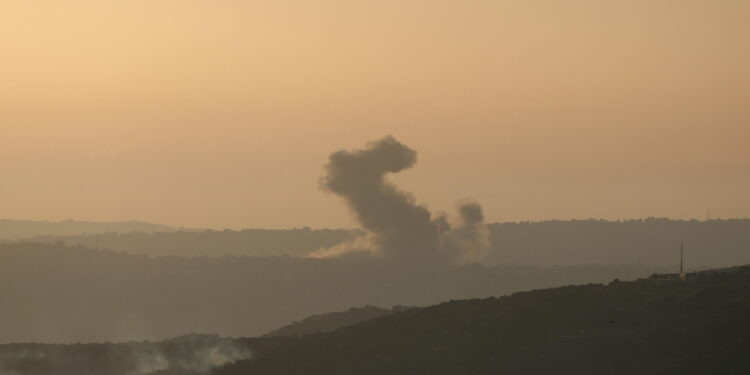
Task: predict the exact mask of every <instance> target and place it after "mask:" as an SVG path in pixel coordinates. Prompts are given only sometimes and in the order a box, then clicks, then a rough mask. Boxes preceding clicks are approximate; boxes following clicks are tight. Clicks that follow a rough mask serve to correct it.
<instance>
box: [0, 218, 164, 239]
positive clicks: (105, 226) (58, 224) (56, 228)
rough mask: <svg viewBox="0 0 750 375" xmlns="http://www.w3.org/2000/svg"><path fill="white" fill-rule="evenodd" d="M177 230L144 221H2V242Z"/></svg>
mask: <svg viewBox="0 0 750 375" xmlns="http://www.w3.org/2000/svg"><path fill="white" fill-rule="evenodd" d="M177 230H178V229H177V228H173V227H170V226H168V225H161V224H151V223H146V222H142V221H123V222H109V223H106V222H93V221H78V220H72V219H68V220H61V221H32V220H9V219H0V240H17V239H22V238H30V237H36V236H41V235H49V236H80V235H82V234H84V233H86V234H94V233H107V232H110V233H129V232H146V233H151V232H174V231H177Z"/></svg>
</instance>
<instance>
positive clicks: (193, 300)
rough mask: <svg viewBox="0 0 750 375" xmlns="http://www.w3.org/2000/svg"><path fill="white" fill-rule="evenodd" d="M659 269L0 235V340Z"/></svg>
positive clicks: (227, 329)
mask: <svg viewBox="0 0 750 375" xmlns="http://www.w3.org/2000/svg"><path fill="white" fill-rule="evenodd" d="M661 271H664V268H659V267H652V266H638V265H612V266H576V267H547V268H543V267H529V266H496V267H482V266H468V267H451V266H441V267H436V266H428V265H419V264H417V265H400V264H390V263H384V262H380V261H373V260H367V259H334V260H319V259H299V258H291V257H240V256H224V257H194V258H180V257H147V256H136V255H129V254H125V253H117V252H113V251H108V250H94V249H90V248H86V247H80V246H60V245H50V244H33V243H14V244H5V245H0V300H2V304H3V311H2V316H3V319H0V343H1V342H100V341H127V340H142V339H152V340H155V339H164V338H168V337H174V336H179V335H183V334H187V333H190V332H192V331H195V332H206V333H215V334H220V335H226V336H239V335H242V336H256V335H261V334H264V333H267V332H269V331H271V330H273V329H276V328H279V327H282V326H284V325H286V324H288V323H289V322H292V321H294V320H300V319H302V318H304V317H307V316H310V315H313V314H320V313H323V312H330V311H340V310H344V309H347V308H349V307H351V306H364V305H375V306H394V305H406V306H426V305H431V304H434V303H438V302H441V301H445V300H449V299H460V298H476V297H485V296H491V295H504V294H508V293H512V292H516V291H521V290H529V289H535V288H545V287H553V286H559V285H566V284H577V283H587V282H608V281H609V280H612V279H614V278H621V279H623V278H636V277H641V276H645V275H649V274H651V273H654V272H661Z"/></svg>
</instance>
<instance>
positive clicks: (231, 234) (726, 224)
mask: <svg viewBox="0 0 750 375" xmlns="http://www.w3.org/2000/svg"><path fill="white" fill-rule="evenodd" d="M63 223H64V222H63ZM73 223H76V222H73ZM97 225H98V228H100V229H101V230H102V231H104V230H105V229H107V230H109V232H110V233H105V234H101V233H100V234H94V235H92V233H95V232H94V228H89V229H87V230H88V231H87V230H83V228H82V227H78V228H77V229H75V231H77V232H75V234H74V235H44V236H36V237H33V238H26V240H27V241H34V242H45V243H56V242H58V241H60V242H63V243H66V244H69V245H85V246H88V247H97V245H98V247H100V248H107V249H111V250H115V251H124V252H128V253H130V254H145V255H152V256H222V255H252V256H269V255H289V256H293V257H305V256H306V255H308V254H309V253H310V252H312V251H315V250H318V249H320V248H325V247H330V246H333V245H336V244H338V243H340V242H342V241H345V240H348V239H352V238H354V237H356V236H359V235H361V234H362V232H361V231H358V230H345V229H317V230H313V229H309V228H299V229H244V230H223V231H184V230H178V231H175V230H174V228H169V227H167V228H169V230H165V231H156V230H155V229H156V227H153V226H150V225H151V224H148V225H149V227H148V229H149V230H146V229H144V230H142V231H136V232H133V233H128V232H132V231H131V230H130V229H133V228H132V226H131V227H127V226H123V227H122V228H121V229H118V230H114V228H115V226H114V225H111V224H97ZM144 225H146V224H144ZM1 228H2V223H1V222H0V233H2V229H1ZM489 229H490V239H491V246H492V248H491V250H490V252H489V256H488V257H487V258H486V259H485V260H484V264H486V265H501V264H518V265H525V264H530V265H540V266H548V267H551V266H561V265H567V266H575V265H581V264H600V265H606V264H651V265H660V266H674V265H676V264H678V263H679V249H680V242H683V243H684V247H685V262H686V264H687V265H689V266H691V267H727V266H732V265H737V264H746V263H750V219H732V220H709V221H698V220H670V219H658V218H650V219H640V220H626V221H606V220H570V221H562V220H556V221H542V222H522V223H495V224H489ZM83 232H86V235H83V234H82V233H83ZM146 232H151V233H146ZM36 233H37V234H41V233H43V232H42V230H41V229H39V231H38V232H36Z"/></svg>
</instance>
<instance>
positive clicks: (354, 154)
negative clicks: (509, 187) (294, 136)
mask: <svg viewBox="0 0 750 375" xmlns="http://www.w3.org/2000/svg"><path fill="white" fill-rule="evenodd" d="M416 162H417V153H416V151H414V150H412V149H410V148H409V147H407V146H405V145H403V144H402V143H400V142H398V141H397V140H396V139H395V138H393V137H391V136H387V137H385V138H383V139H380V140H378V141H374V142H371V143H369V144H368V145H367V147H365V148H364V149H361V150H355V151H346V150H342V151H338V152H335V153H333V154H331V156H330V160H329V162H328V164H327V165H326V166H325V170H326V175H325V176H324V177H323V178H322V180H321V185H322V187H323V188H324V189H326V190H328V191H330V192H332V193H334V194H336V195H339V196H341V197H342V198H344V200H345V201H346V203H347V205H348V206H349V208H350V209H351V210H352V212H353V213H354V215H355V216H356V219H357V221H358V222H359V223H360V225H361V226H362V227H363V228H364V229H365V230H366V231H367V235H366V236H365V237H362V238H358V239H355V240H352V241H349V242H345V243H342V244H339V245H337V246H334V247H332V248H328V249H321V250H319V251H316V252H314V253H312V254H311V255H310V256H311V257H316V258H326V257H336V256H342V255H345V254H351V253H354V252H358V251H359V252H368V253H371V254H375V255H378V256H381V257H383V258H386V259H393V260H399V261H406V262H420V263H424V262H428V261H440V262H446V261H448V262H454V263H463V262H476V261H479V260H481V258H482V257H483V256H484V255H486V252H487V250H488V249H489V240H488V237H487V229H486V227H485V225H484V223H483V220H484V216H483V214H482V208H481V206H480V205H479V204H477V203H474V202H464V203H460V204H459V207H458V211H459V218H458V219H457V221H456V222H454V223H451V222H450V220H449V219H448V218H447V216H446V215H445V214H443V213H439V214H437V215H435V216H434V217H433V215H432V213H430V211H429V210H428V209H427V208H426V207H424V206H422V205H419V204H417V203H415V199H414V196H412V195H411V194H409V193H407V192H404V191H401V190H399V189H398V188H397V187H396V186H394V185H393V184H391V183H389V182H388V181H386V175H387V174H388V173H398V172H400V171H402V170H405V169H408V168H411V167H412V166H414V164H416Z"/></svg>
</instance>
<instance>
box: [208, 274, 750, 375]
mask: <svg viewBox="0 0 750 375" xmlns="http://www.w3.org/2000/svg"><path fill="white" fill-rule="evenodd" d="M748 316H750V267H747V266H746V267H742V268H734V269H728V270H719V271H710V272H703V273H698V274H693V275H689V278H688V279H687V280H686V281H676V280H670V279H667V280H665V279H664V277H658V276H655V277H653V278H650V279H646V280H639V281H636V282H613V283H610V284H609V285H583V286H567V287H561V288H555V289H546V290H537V291H532V292H523V293H517V294H514V295H511V296H508V297H499V298H494V297H493V298H487V299H483V300H464V301H452V302H446V303H442V304H439V305H436V306H431V307H428V308H424V309H417V310H411V311H404V312H399V313H395V314H391V315H388V316H385V317H383V318H380V319H375V320H370V321H366V322H363V323H360V324H357V325H354V326H351V327H347V328H343V329H340V330H337V331H333V332H330V333H327V334H320V335H313V336H303V337H301V338H298V339H291V340H287V341H285V342H281V343H280V342H272V341H264V340H262V339H261V340H258V339H247V340H245V342H246V345H247V346H248V347H249V348H250V349H251V350H252V351H253V353H254V358H253V359H252V360H245V361H239V362H237V363H234V364H231V365H229V366H227V367H225V368H223V369H219V370H217V371H215V372H214V373H215V374H222V375H234V374H274V375H284V374H305V375H309V374H329V375H330V374H373V375H375V374H389V375H394V374H412V375H413V374H497V373H509V374H545V373H561V374H605V373H606V374H708V373H720V374H746V373H748V371H750V361H748V360H747V358H746V356H747V348H749V347H750V321H748V319H747V317H748Z"/></svg>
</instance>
